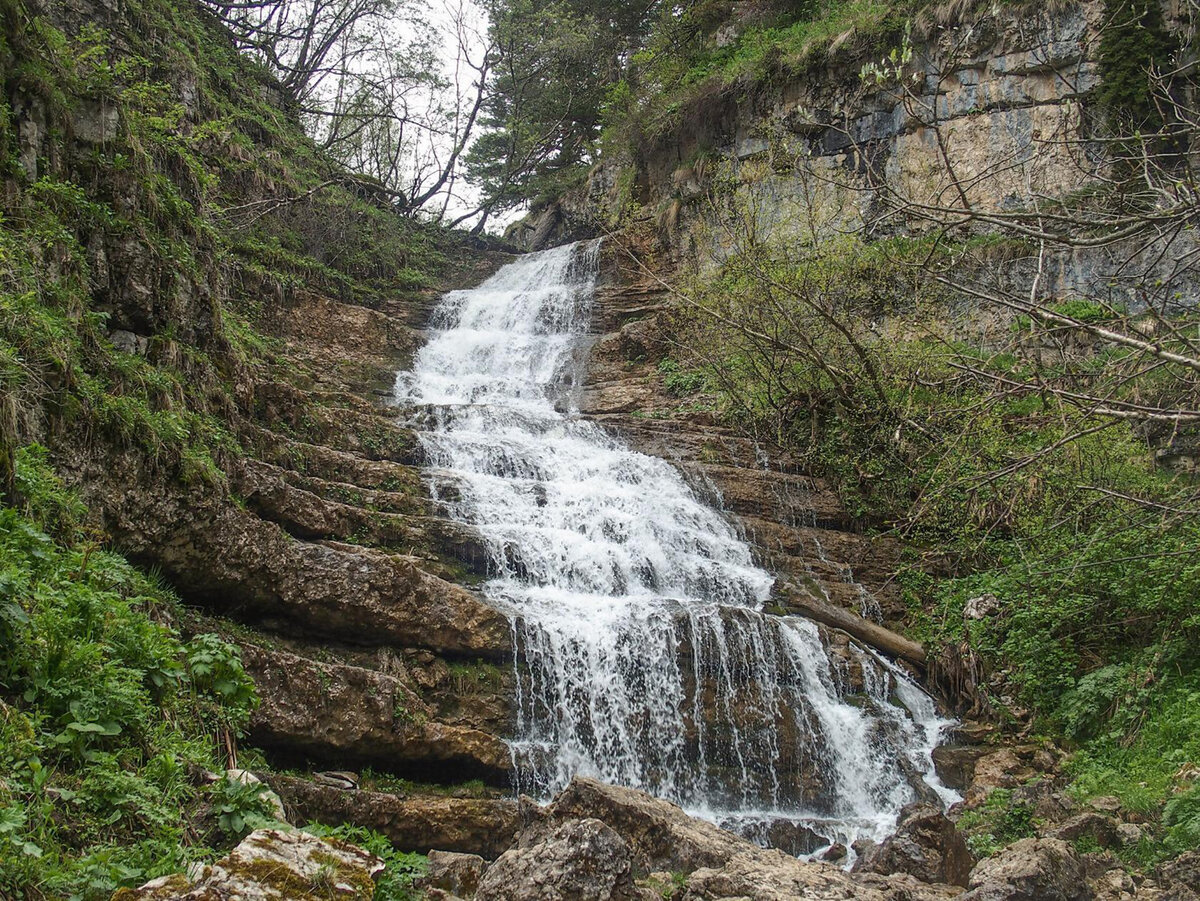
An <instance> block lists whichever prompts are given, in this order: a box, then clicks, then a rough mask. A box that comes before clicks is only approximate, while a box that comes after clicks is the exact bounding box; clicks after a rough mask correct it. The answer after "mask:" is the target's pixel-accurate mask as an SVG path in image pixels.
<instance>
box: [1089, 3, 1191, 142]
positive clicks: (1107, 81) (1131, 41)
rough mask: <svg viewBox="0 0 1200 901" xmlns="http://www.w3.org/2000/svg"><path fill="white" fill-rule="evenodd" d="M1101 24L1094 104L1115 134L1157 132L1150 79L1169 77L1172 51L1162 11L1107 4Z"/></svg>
mask: <svg viewBox="0 0 1200 901" xmlns="http://www.w3.org/2000/svg"><path fill="white" fill-rule="evenodd" d="M1104 19H1105V22H1104V27H1103V30H1102V31H1101V33H1100V53H1099V68H1100V85H1099V87H1098V88H1097V89H1096V99H1097V101H1099V103H1100V105H1101V108H1102V109H1104V111H1105V113H1106V114H1107V116H1108V123H1109V127H1110V128H1111V130H1112V133H1113V134H1122V135H1124V134H1131V133H1133V132H1135V131H1136V132H1143V133H1145V132H1147V131H1155V130H1157V129H1158V128H1159V127H1161V125H1162V116H1161V112H1160V110H1159V109H1158V107H1157V105H1156V104H1155V102H1154V97H1153V86H1152V82H1151V73H1152V72H1167V71H1169V70H1170V69H1171V68H1172V67H1173V66H1172V54H1173V52H1174V49H1175V48H1174V41H1173V40H1172V38H1171V37H1170V35H1169V34H1168V32H1167V30H1166V28H1165V26H1164V24H1163V18H1162V7H1161V6H1160V5H1159V4H1158V3H1155V2H1148V0H1106V3H1105V5H1104Z"/></svg>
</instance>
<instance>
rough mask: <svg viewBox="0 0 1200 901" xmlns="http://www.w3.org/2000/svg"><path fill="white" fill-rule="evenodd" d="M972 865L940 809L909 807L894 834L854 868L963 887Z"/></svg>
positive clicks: (963, 843)
mask: <svg viewBox="0 0 1200 901" xmlns="http://www.w3.org/2000/svg"><path fill="white" fill-rule="evenodd" d="M974 865H975V858H974V856H973V855H972V854H971V851H970V849H968V848H967V842H966V839H964V838H963V835H962V833H961V832H959V831H958V830H957V829H956V828H955V827H954V824H953V823H951V822H950V820H949V819H948V818H947V817H946V815H945V814H944V813H942V811H941V810H939V809H938V808H936V807H933V806H931V805H929V804H912V805H910V806H908V807H906V808H905V809H904V810H903V811H902V812H901V814H900V822H899V825H898V826H897V828H896V832H895V833H894V834H893V835H890V836H889V837H888V838H886V839H884V840H883V841H882V842H880V843H879V844H878V845H876V846H875V847H874V848H872V849H871V851H870V853H869V854H867V855H866V856H864V857H862V858H860V859H859V861H858V863H857V864H856V865H855V869H856V870H862V871H865V872H873V873H881V874H889V873H908V874H910V875H912V876H914V877H916V878H917V879H919V880H921V881H922V882H945V883H949V884H951V885H962V886H965V885H966V884H967V879H968V877H969V875H970V872H971V868H972V867H973V866H974Z"/></svg>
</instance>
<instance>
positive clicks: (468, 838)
mask: <svg viewBox="0 0 1200 901" xmlns="http://www.w3.org/2000/svg"><path fill="white" fill-rule="evenodd" d="M267 778H268V781H269V782H270V785H271V787H272V788H273V789H275V791H276V792H278V793H279V796H280V797H281V798H283V803H284V805H285V806H286V807H287V809H288V812H289V813H290V814H291V816H292V819H293V820H294V821H296V822H306V821H316V822H318V823H325V824H327V825H330V826H336V825H338V824H339V823H352V824H353V825H355V826H366V827H368V828H370V829H374V830H375V831H377V832H382V833H383V834H384V835H386V836H387V837H388V840H389V841H390V842H391V843H392V844H393V845H395V846H396V848H398V849H399V850H401V851H417V852H419V853H421V854H427V853H429V851H430V850H432V849H434V848H437V849H440V850H444V851H459V852H462V853H465V854H479V855H481V856H483V857H485V858H487V859H489V860H493V859H495V858H496V857H497V856H499V855H500V854H501V853H502V852H503V851H504V850H505V849H506V848H508V847H509V845H511V844H512V843H513V841H514V839H515V838H516V835H517V830H518V828H519V816H518V810H517V802H516V801H513V800H510V799H508V798H504V799H488V798H445V797H421V798H416V797H412V798H410V797H402V796H400V795H394V794H388V793H386V792H373V791H345V790H343V789H340V788H335V787H333V786H330V785H322V784H319V783H316V782H310V781H309V780H307V779H301V778H298V777H295V776H283V775H271V776H269V777H267Z"/></svg>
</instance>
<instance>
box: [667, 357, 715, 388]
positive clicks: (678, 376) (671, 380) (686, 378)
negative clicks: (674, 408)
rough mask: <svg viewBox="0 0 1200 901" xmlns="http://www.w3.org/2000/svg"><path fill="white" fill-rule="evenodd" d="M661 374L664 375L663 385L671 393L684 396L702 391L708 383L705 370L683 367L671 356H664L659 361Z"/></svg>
mask: <svg viewBox="0 0 1200 901" xmlns="http://www.w3.org/2000/svg"><path fill="white" fill-rule="evenodd" d="M658 371H659V374H660V375H662V377H663V387H664V388H666V389H667V392H668V393H669V394H674V395H675V396H676V397H682V396H683V395H685V394H694V393H696V392H697V391H702V390H703V389H704V387H705V385H706V384H707V383H708V380H707V379H706V377H705V375H704V373H703V372H701V371H699V370H696V369H682V368H681V367H680V365H679V364H678V363H676V362H675V361H674V360H672V359H671V358H670V357H664V358H663V359H662V360H660V361H659V363H658Z"/></svg>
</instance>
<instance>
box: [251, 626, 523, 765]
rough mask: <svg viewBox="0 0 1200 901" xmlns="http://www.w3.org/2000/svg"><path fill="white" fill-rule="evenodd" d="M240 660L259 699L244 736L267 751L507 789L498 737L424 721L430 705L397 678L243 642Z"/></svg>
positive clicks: (505, 754)
mask: <svg viewBox="0 0 1200 901" xmlns="http://www.w3.org/2000/svg"><path fill="white" fill-rule="evenodd" d="M242 659H243V661H244V663H245V666H246V671H247V672H248V673H249V674H250V676H251V677H252V678H253V679H254V683H255V685H256V686H257V687H258V693H259V696H260V697H261V698H262V704H261V705H260V706H259V708H258V709H257V710H256V711H255V712H254V716H253V718H252V719H251V722H250V731H251V736H252V737H253V739H254V741H255V742H257V743H259V744H261V745H263V746H265V747H267V748H283V749H285V750H286V751H287V752H288V753H289V754H296V753H299V754H303V755H306V756H311V757H317V758H320V759H323V760H333V761H348V760H352V761H356V762H383V763H385V764H387V765H388V766H389V767H391V768H392V769H396V768H397V767H399V768H401V769H403V768H405V767H414V766H420V767H422V768H424V769H425V770H426V772H428V770H429V769H430V768H434V769H439V770H443V771H445V772H447V773H451V774H453V776H454V777H455V778H456V779H458V780H460V781H461V780H462V779H466V778H474V777H476V776H478V777H482V778H485V779H487V780H489V781H491V782H493V783H500V784H507V780H508V773H509V771H510V770H511V768H512V757H511V755H510V754H509V750H508V746H507V745H506V744H505V743H504V742H503V741H502V740H501V739H499V738H497V737H496V736H494V735H489V734H488V733H486V732H481V731H479V730H478V729H471V728H467V727H465V726H450V725H447V724H445V723H440V722H436V721H434V720H432V719H430V717H431V716H432V715H433V711H432V709H431V708H430V707H429V705H428V704H426V703H425V702H424V701H423V700H422V699H421V698H420V696H419V695H417V694H416V692H414V691H413V690H412V689H411V688H409V687H408V686H407V685H405V684H404V683H403V682H402V681H401V680H400V679H398V678H395V677H393V676H389V675H385V674H383V673H379V672H375V671H374V670H369V669H364V668H362V667H357V666H346V665H343V664H334V663H324V662H318V661H315V660H310V659H308V658H306V657H301V656H299V655H297V654H293V653H290V652H288V651H284V650H280V649H275V648H267V647H262V646H257V645H250V644H246V645H243V647H242Z"/></svg>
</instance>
